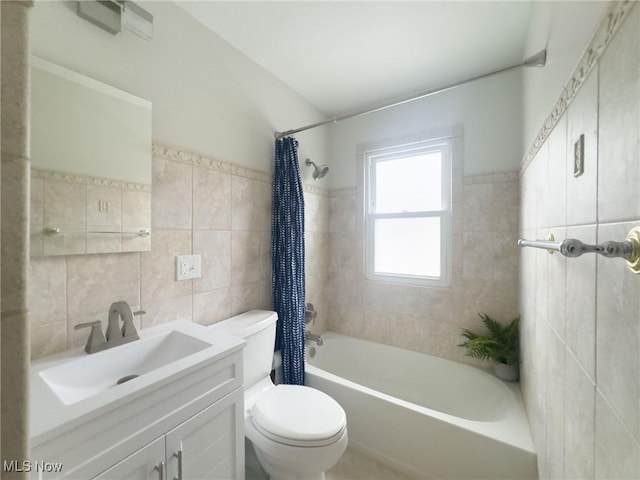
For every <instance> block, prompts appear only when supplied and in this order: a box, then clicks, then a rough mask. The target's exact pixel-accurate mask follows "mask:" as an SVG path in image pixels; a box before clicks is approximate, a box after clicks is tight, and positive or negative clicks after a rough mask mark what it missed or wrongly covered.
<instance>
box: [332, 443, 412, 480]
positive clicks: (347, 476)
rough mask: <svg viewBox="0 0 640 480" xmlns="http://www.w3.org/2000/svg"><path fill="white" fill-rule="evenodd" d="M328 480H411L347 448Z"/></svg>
mask: <svg viewBox="0 0 640 480" xmlns="http://www.w3.org/2000/svg"><path fill="white" fill-rule="evenodd" d="M326 477H327V480H410V479H411V478H412V477H408V476H407V475H405V474H403V473H400V472H398V471H397V470H394V469H392V468H390V467H388V466H386V465H384V464H382V463H380V462H379V461H377V460H374V459H373V458H371V457H368V456H366V455H365V454H363V453H360V452H358V451H357V450H354V449H352V448H347V451H346V452H344V455H343V456H342V458H341V459H340V461H339V462H338V463H337V464H336V465H335V466H334V467H333V468H332V469H330V470H329V471H328V472H327V473H326Z"/></svg>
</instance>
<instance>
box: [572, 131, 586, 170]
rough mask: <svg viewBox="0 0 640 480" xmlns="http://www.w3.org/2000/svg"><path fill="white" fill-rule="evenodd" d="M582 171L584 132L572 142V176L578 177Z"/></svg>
mask: <svg viewBox="0 0 640 480" xmlns="http://www.w3.org/2000/svg"><path fill="white" fill-rule="evenodd" d="M583 173H584V134H582V135H580V137H579V138H578V140H577V141H576V143H574V144H573V176H574V177H579V176H580V175H582V174H583Z"/></svg>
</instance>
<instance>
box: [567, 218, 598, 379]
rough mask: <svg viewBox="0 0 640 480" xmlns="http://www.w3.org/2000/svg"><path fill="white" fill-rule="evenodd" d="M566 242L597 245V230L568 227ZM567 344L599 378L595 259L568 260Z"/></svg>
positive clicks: (586, 257) (579, 361)
mask: <svg viewBox="0 0 640 480" xmlns="http://www.w3.org/2000/svg"><path fill="white" fill-rule="evenodd" d="M567 238H578V239H580V240H581V241H583V242H585V243H590V244H595V243H596V242H597V241H596V226H595V225H591V226H585V227H569V228H568V229H567ZM566 263H567V283H566V307H565V312H566V320H565V334H566V337H565V341H566V342H567V346H568V347H569V348H570V349H571V352H572V353H573V355H574V356H575V357H576V359H577V361H578V363H579V364H580V365H581V366H582V368H583V369H584V370H585V372H586V373H587V374H588V375H589V377H590V378H591V379H592V380H595V378H596V371H595V368H596V357H595V355H596V349H595V344H596V256H595V255H583V256H581V257H579V258H572V259H568V260H567V262H566Z"/></svg>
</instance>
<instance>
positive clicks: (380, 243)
mask: <svg viewBox="0 0 640 480" xmlns="http://www.w3.org/2000/svg"><path fill="white" fill-rule="evenodd" d="M374 236H375V238H374V243H375V246H376V248H375V254H374V259H373V264H374V273H377V274H383V275H384V274H387V275H406V276H414V277H440V268H441V267H440V263H441V262H440V260H441V258H440V256H441V249H440V236H441V235H440V218H439V217H427V218H379V219H377V220H375V226H374Z"/></svg>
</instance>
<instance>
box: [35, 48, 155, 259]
mask: <svg viewBox="0 0 640 480" xmlns="http://www.w3.org/2000/svg"><path fill="white" fill-rule="evenodd" d="M30 126H31V130H30V138H31V255H32V256H39V255H74V254H85V253H110V252H132V251H144V250H149V249H150V246H151V239H150V228H151V146H152V140H151V102H149V101H147V100H144V99H142V98H139V97H136V96H134V95H131V94H129V93H127V92H124V91H122V90H119V89H117V88H114V87H111V86H109V85H106V84H104V83H102V82H99V81H97V80H93V79H91V78H88V77H86V76H84V75H81V74H79V73H77V72H73V71H71V70H68V69H66V68H63V67H61V66H59V65H56V64H54V63H51V62H48V61H46V60H43V59H41V58H38V57H32V58H31V125H30Z"/></svg>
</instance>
